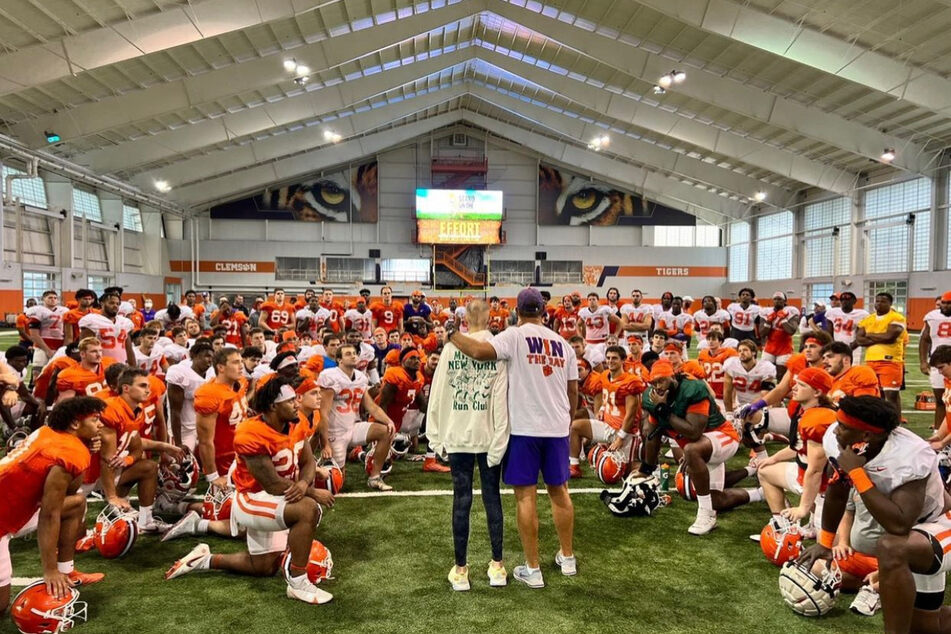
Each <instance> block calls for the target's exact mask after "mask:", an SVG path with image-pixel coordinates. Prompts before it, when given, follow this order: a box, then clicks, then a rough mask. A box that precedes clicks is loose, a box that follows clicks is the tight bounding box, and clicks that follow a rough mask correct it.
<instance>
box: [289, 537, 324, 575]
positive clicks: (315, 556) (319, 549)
mask: <svg viewBox="0 0 951 634" xmlns="http://www.w3.org/2000/svg"><path fill="white" fill-rule="evenodd" d="M281 568H282V569H283V570H284V578H285V579H290V578H291V551H289V550H288V551H285V553H284V556H283V557H282V558H281ZM333 569H334V559H333V557H331V556H330V549H328V548H327V547H326V546H324V545H323V544H321V543H320V542H319V541H317V540H316V539H315V540H314V541H313V543H312V544H311V545H310V555H308V557H307V578H308V579H310V582H311V583H313V584H318V583H320V582H321V581H322V580H324V579H332V578H333V577H331V576H330V573H331V572H332V571H333Z"/></svg>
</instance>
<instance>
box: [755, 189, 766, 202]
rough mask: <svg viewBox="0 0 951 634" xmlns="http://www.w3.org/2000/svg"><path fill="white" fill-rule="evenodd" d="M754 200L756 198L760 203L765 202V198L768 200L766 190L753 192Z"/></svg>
mask: <svg viewBox="0 0 951 634" xmlns="http://www.w3.org/2000/svg"><path fill="white" fill-rule="evenodd" d="M753 200H755V201H756V202H758V203H761V202H763V201H764V200H766V192H764V191H758V192H756V193H755V194H753Z"/></svg>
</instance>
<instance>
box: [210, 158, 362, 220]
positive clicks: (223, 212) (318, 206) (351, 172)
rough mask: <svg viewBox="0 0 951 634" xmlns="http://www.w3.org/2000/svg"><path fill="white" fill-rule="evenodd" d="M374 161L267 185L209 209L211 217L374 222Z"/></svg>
mask: <svg viewBox="0 0 951 634" xmlns="http://www.w3.org/2000/svg"><path fill="white" fill-rule="evenodd" d="M377 191H378V187H377V162H376V160H373V161H369V162H367V163H363V164H361V165H353V166H351V167H349V168H345V169H343V170H340V171H338V172H328V173H326V174H322V175H320V176H318V177H315V178H313V179H312V180H307V181H303V182H300V183H295V184H293V185H284V186H282V187H268V188H267V189H265V190H264V191H263V192H262V193H261V194H258V195H257V196H252V197H250V198H243V199H241V200H235V201H232V202H229V203H224V204H222V205H218V206H216V207H212V208H211V217H212V218H231V219H241V220H261V219H268V220H303V221H305V222H348V221H349V220H350V219H351V218H353V222H369V223H372V222H376V221H377V218H378V216H379V211H378V203H377Z"/></svg>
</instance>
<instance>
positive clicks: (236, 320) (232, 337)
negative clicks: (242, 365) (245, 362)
mask: <svg viewBox="0 0 951 634" xmlns="http://www.w3.org/2000/svg"><path fill="white" fill-rule="evenodd" d="M220 313H221V311H220V310H216V311H215V312H213V313H212V314H211V319H212V320H214V319H215V318H217V317H218V315H219V314H220ZM247 321H248V316H247V315H245V314H244V313H243V312H241V311H240V310H232V311H231V314H230V315H228V316H227V317H222V318H221V319H219V320H218V325H219V326H224V327H225V328H227V329H228V330H227V331H226V332H225V341H226V342H228V343H230V344H232V345H235V346H238V347H243V346H244V337H243V336H242V334H241V333H242V329H243V328H244V324H246V323H247Z"/></svg>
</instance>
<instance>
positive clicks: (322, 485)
mask: <svg viewBox="0 0 951 634" xmlns="http://www.w3.org/2000/svg"><path fill="white" fill-rule="evenodd" d="M320 466H321V467H323V468H325V469H328V470H329V471H330V477H329V478H327V479H326V480H324V479H323V478H321V477H320V476H319V475H318V476H317V477H316V478H314V487H315V488H317V489H327V490H328V491H330V492H331V493H333V494H334V495H337V494H338V493H340V490H341V489H342V488H343V469H341V468H340V467H339V466H337V463H336V462H335V461H334V460H333V458H331V459H330V460H325V461H324V462H323V463H321V465H320Z"/></svg>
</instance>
